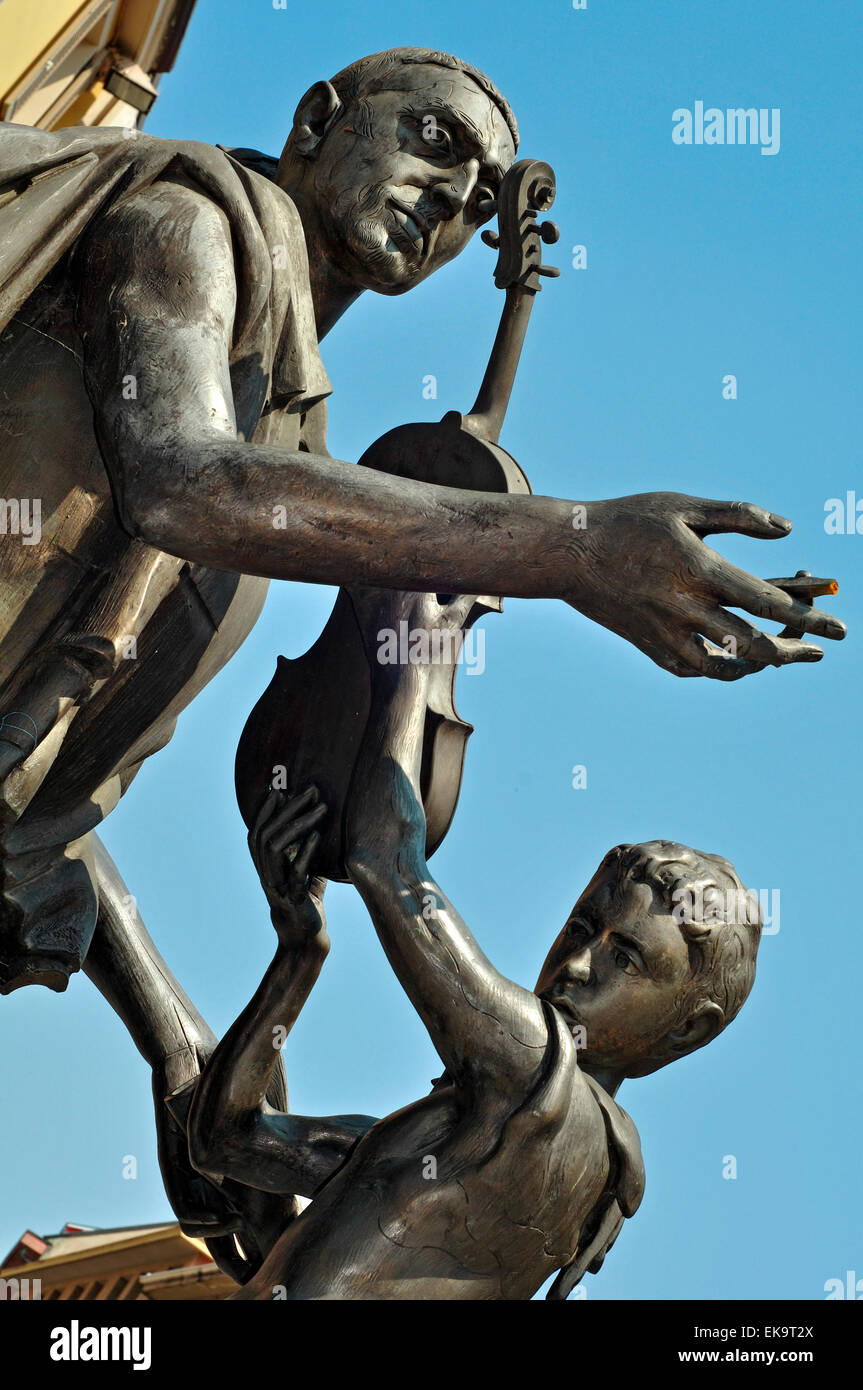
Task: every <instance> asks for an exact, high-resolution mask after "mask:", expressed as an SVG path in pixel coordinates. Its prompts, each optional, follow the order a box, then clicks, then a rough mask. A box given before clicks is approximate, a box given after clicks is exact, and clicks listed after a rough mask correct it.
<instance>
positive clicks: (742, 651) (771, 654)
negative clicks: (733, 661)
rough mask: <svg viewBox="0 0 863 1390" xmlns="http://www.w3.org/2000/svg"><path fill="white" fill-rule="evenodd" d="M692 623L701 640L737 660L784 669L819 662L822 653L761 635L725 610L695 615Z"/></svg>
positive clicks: (790, 640)
mask: <svg viewBox="0 0 863 1390" xmlns="http://www.w3.org/2000/svg"><path fill="white" fill-rule="evenodd" d="M693 622H694V624H695V625H696V626H697V628H698V631H699V632H700V633H702V635H703V636H704V637H709V638H710V640H711V642H715V643H716V644H717V645H718V646H719V647H721V648H722V649H723V650H724V651H726V652H727V653H728V655H729V656H740V657H743V658H744V659H745V660H751V661H757V662H759V663H760V664H761V665H764V666H787V665H790V664H791V663H793V662H796V661H820V660H821V658H822V657H823V655H824V652H823V651H822V650H821V648H820V647H815V646H813V645H812V643H811V642H801V641H798V640H797V639H795V638H786V637H782V636H776V637H773V636H771V634H770V633H769V632H761V631H760V630H759V629H758V628H757V627H755V626H754V625H753V624H752V623H748V622H747V621H746V619H745V618H739V617H738V616H737V614H736V613H727V612H726V611H725V609H724V608H716V609H714V610H713V611H712V612H710V611H709V610H704V611H703V612H700V613H699V612H697V611H696V612H695V613H694V616H693Z"/></svg>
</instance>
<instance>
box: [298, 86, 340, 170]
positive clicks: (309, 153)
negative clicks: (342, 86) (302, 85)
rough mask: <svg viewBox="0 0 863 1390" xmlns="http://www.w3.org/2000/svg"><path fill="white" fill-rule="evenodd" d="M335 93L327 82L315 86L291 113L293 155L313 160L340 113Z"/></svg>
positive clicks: (333, 88)
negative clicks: (292, 114)
mask: <svg viewBox="0 0 863 1390" xmlns="http://www.w3.org/2000/svg"><path fill="white" fill-rule="evenodd" d="M343 110H344V107H343V106H342V103H341V102H340V101H339V97H338V93H337V92H336V89H335V87H334V86H333V84H332V83H331V82H316V83H315V84H314V86H313V87H310V88H309V90H308V91H307V92H306V94H305V96H304V97H302V98H301V99H300V103H299V105H298V106H297V109H296V111H295V112H294V128H293V130H292V132H291V144H292V146H293V148H294V149H295V150H296V152H297V154H300V155H303V157H304V158H305V159H313V158H314V156H315V153H316V152H317V149H318V146H319V145H320V143H321V141H322V140H323V139H324V136H325V135H326V134H327V132H328V131H329V130H330V129H331V128H332V126H333V124H334V122H335V121H336V120H337V119H338V117H339V116H340V115H341V113H342V112H343Z"/></svg>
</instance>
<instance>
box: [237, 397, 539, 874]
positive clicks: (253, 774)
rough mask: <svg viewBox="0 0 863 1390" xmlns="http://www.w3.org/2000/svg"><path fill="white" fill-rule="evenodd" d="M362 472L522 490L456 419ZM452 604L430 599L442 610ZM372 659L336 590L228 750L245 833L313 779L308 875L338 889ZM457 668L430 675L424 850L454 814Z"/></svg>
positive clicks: (492, 448)
mask: <svg viewBox="0 0 863 1390" xmlns="http://www.w3.org/2000/svg"><path fill="white" fill-rule="evenodd" d="M360 465H361V466H362V467H366V468H376V469H378V470H379V471H381V472H387V473H394V474H396V475H397V476H398V477H402V478H414V479H416V480H417V481H421V482H427V483H439V484H442V485H444V486H447V487H462V488H471V489H476V490H477V491H480V492H520V493H529V492H530V484H529V483H528V481H527V478H526V477H525V475H524V473H523V472H522V471H521V469H520V468H519V466H518V464H517V463H516V461H515V459H513V458H512V457H511V455H509V454H508V453H507V452H506V450H504V449H501V448H500V446H499V445H497V444H491V443H489V442H487V441H484V440H480V439H478V438H477V437H476V436H475V435H473V434H471V433H470V432H469V430H467V429H465V428H463V426H462V425H461V416H459V415H458V414H457V413H456V412H451V413H450V414H449V415H447V416H444V419H443V420H442V421H441V422H440V423H439V424H415V425H401V426H399V427H398V428H397V429H394V430H390V431H389V432H388V433H387V434H385V435H382V436H381V438H380V439H378V440H377V441H376V442H375V443H374V444H373V445H372V446H371V447H370V448H369V449H368V450H367V451H366V453H365V454H364V455H363V457H362V458H361V459H360ZM451 597H452V596H451V595H447V594H441V595H439V596H438V598H439V601H440V602H441V609H442V611H443V610H444V609H445V608H446V607H447V600H449V599H450V598H451ZM501 608H502V600H501V599H499V598H495V597H492V596H477V597H476V599H475V601H474V603H473V606H472V607H471V609H470V612H469V615H468V617H467V619H466V620H465V621H464V623H463V625H462V626H463V628H464V629H467V628H469V627H471V626H472V625H473V623H474V622H476V620H477V619H478V618H480V617H482V616H483V615H484V614H485V613H490V612H496V611H500V609H501ZM377 659H378V640H377V632H376V631H374V632H372V631H367V630H365V629H364V626H363V623H362V621H361V619H360V618H359V617H358V614H357V609H356V607H355V604H354V600H353V598H352V593H351V590H350V589H346V588H343V589H340V591H339V595H338V598H337V599H336V603H335V606H334V608H333V611H332V614H331V615H330V619H329V621H328V623H327V625H326V627H325V628H324V630H323V632H322V633H321V635H320V637H319V638H318V640H317V641H316V642H315V644H314V646H313V647H311V648H310V649H309V651H307V652H306V653H305V655H303V656H301V657H298V658H296V659H295V660H289V659H288V658H286V657H283V656H280V657H279V659H278V662H277V664H276V672H275V675H274V676H273V679H272V681H271V682H270V684H269V686H268V687H267V689H266V690H265V691H264V694H263V695H262V696H261V698H260V700H259V701H258V703H257V704H256V705H255V707H254V709H253V710H252V713H251V714H250V716H249V718H248V720H247V722H246V726H245V728H244V729H243V733H242V736H241V738H240V743H239V746H238V748H237V758H236V766H235V781H236V789H237V800H238V803H239V807H240V812H241V814H242V816H243V819H244V820H245V822H246V824H247V825H248V826H251V825H252V824H253V823H254V820H255V817H256V815H257V813H258V811H259V810H260V807H261V805H262V803H263V801H264V799H265V797H266V795H267V791H268V788H269V787H270V786H271V785H272V784H273V782H274V778H281V783H280V784H281V785H283V786H284V787H285V790H286V791H287V792H288V794H289V795H291V794H294V793H298V792H301V791H303V790H304V789H305V788H306V787H307V786H309V785H310V783H314V785H315V786H316V787H317V788H318V791H319V793H320V797H321V800H322V801H323V802H324V803H325V804H326V806H327V807H328V808H329V815H328V816H327V818H326V820H325V821H324V823H323V825H322V826H321V827H320V834H321V843H320V846H319V849H318V852H317V855H316V858H315V872H316V873H317V874H320V875H321V876H322V877H324V878H330V879H334V880H336V881H338V882H346V881H347V879H348V874H347V870H346V869H345V864H344V859H345V836H344V819H345V807H346V805H347V800H348V793H349V791H350V787H351V782H352V779H353V771H354V766H355V763H356V760H357V754H358V752H359V747H360V743H361V740H362V737H363V734H364V733H365V728H366V724H367V722H368V717H369V710H370V707H371V674H370V672H371V670H372V667H373V663H374V662H375V661H376V660H377ZM457 670H458V664H457V662H456V661H453V660H446V661H442V662H440V664H437V665H433V666H432V670H431V681H430V686H429V696H428V702H427V707H426V717H425V732H424V738H423V755H422V772H421V779H420V786H421V791H422V797H423V805H424V807H425V814H426V824H427V832H426V853H427V854H428V855H431V854H433V853H434V851H435V850H436V849H437V848H438V846H439V845H440V843H441V842H442V840H443V838H444V836H445V835H446V833H447V831H448V829H449V827H450V823H451V822H452V818H453V816H454V814H455V808H456V805H457V803H458V797H459V791H460V789H461V778H462V771H463V768H464V757H465V750H466V746H467V740H468V738H469V737H470V735H471V733H472V732H473V727H472V725H470V724H468V723H466V722H465V721H464V720H462V719H461V718H460V717H459V714H458V711H457V709H456V705H455V680H456V673H457ZM282 769H284V771H282ZM277 784H279V783H277Z"/></svg>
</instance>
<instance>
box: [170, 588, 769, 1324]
mask: <svg viewBox="0 0 863 1390" xmlns="http://www.w3.org/2000/svg"><path fill="white" fill-rule="evenodd" d="M399 602H400V604H401V607H400V611H399V613H398V615H397V616H398V617H404V618H407V619H409V620H410V621H411V622H412V624H413V625H415V626H423V623H424V621H425V622H433V621H434V620H435V619H434V617H427V618H425V619H424V617H423V609H424V605H425V604H426V596H417V595H407V596H405V597H404V599H403V600H399ZM386 608H387V600H386V599H384V601H383V608H382V619H383V616H384V609H386ZM386 620H387V621H392V613H391V612H388V616H387V618H386ZM428 677H429V667H428V666H425V667H423V666H419V665H416V666H402V667H392V666H379V667H378V668H377V670H376V671H375V672H373V676H372V680H373V686H374V690H373V696H372V716H371V719H370V722H369V725H368V727H367V730H366V734H365V736H364V741H363V746H362V749H361V753H360V758H359V762H358V765H357V770H356V773H355V779H354V786H355V788H356V790H355V794H354V796H353V798H352V802H351V805H350V807H349V811H348V838H349V842H350V846H351V848H350V861H349V862H350V869H351V874H352V878H353V881H354V883H355V885H356V886H357V888H358V889H359V891H360V893H361V894H362V896H363V898H364V900H365V903H366V906H367V907H368V909H369V913H370V915H371V917H372V920H373V922H374V925H375V929H376V931H377V933H378V936H379V938H380V941H381V944H382V946H383V948H384V950H385V952H386V954H387V957H388V959H389V961H390V964H391V965H392V967H393V969H394V971H395V973H396V975H397V976H398V978H399V980H400V982H401V984H402V985H403V987H404V989H405V991H406V992H407V994H408V996H409V998H410V1000H411V1002H412V1003H413V1005H414V1007H415V1008H416V1010H417V1012H418V1013H419V1015H420V1017H421V1018H422V1020H423V1023H424V1024H425V1026H426V1028H427V1030H428V1032H429V1036H430V1037H431V1039H432V1042H433V1043H434V1046H435V1048H436V1050H437V1052H438V1053H439V1055H440V1057H441V1060H442V1061H443V1063H444V1066H445V1068H446V1071H445V1073H444V1076H443V1077H442V1078H441V1079H440V1080H439V1081H438V1082H436V1083H434V1088H433V1090H432V1092H431V1094H429V1095H428V1096H426V1097H424V1098H423V1099H421V1100H418V1101H415V1102H413V1103H412V1104H409V1105H407V1106H405V1107H403V1108H402V1109H400V1110H398V1111H397V1112H396V1113H395V1114H392V1115H389V1116H388V1117H386V1118H385V1119H382V1120H377V1121H375V1120H373V1119H372V1118H371V1117H369V1116H362V1115H352V1116H342V1117H330V1118H328V1119H309V1118H305V1117H302V1116H291V1115H289V1114H287V1113H284V1112H274V1111H273V1109H272V1108H271V1107H270V1106H267V1105H265V1104H263V1097H264V1089H265V1087H266V1085H267V1080H268V1077H269V1076H270V1074H271V1072H272V1069H273V1066H274V1060H275V1055H276V1054H275V1050H274V1038H277V1039H278V1040H279V1041H282V1040H283V1039H284V1037H285V1036H286V1034H287V1032H288V1031H289V1030H290V1028H291V1026H292V1024H293V1022H294V1021H295V1019H296V1017H297V1015H298V1014H299V1011H300V1009H301V1007H302V1004H303V1001H304V1000H305V998H306V997H307V995H308V993H309V991H310V989H311V988H312V986H313V984H314V982H315V979H316V978H317V975H318V972H319V971H320V968H321V965H322V964H323V960H324V958H325V956H326V954H327V950H328V941H327V936H326V928H325V921H324V913H323V904H322V900H321V888H320V883H319V882H316V881H315V880H310V879H309V874H310V872H313V869H314V856H315V849H316V845H317V842H318V839H319V832H318V830H317V829H316V827H317V826H318V825H320V823H321V821H322V819H323V818H324V817H325V815H326V808H325V807H324V806H323V805H322V804H321V803H320V802H319V800H318V797H317V794H316V792H315V790H314V788H310V789H309V790H308V791H307V792H306V793H304V794H303V795H301V796H299V797H292V798H290V799H288V800H285V798H284V794H283V793H278V792H273V793H271V795H270V797H269V798H268V801H267V803H265V805H264V806H263V808H262V810H261V814H260V816H259V819H258V823H257V824H256V826H255V827H254V829H253V831H252V833H251V835H250V845H251V848H252V851H253V855H254V858H255V862H256V865H257V867H258V870H259V873H260V876H261V881H262V883H263V885H264V887H265V889H266V890H267V894H268V898H269V900H270V903H271V907H272V918H273V923H274V925H275V927H276V931H277V933H278V936H279V946H278V949H277V952H276V955H275V958H274V960H273V962H272V964H271V965H270V967H269V968H268V970H267V972H266V975H265V977H264V979H263V981H262V983H261V986H260V988H259V989H258V991H257V993H256V994H255V996H254V998H253V1000H252V1001H251V1003H250V1004H249V1006H248V1007H247V1008H246V1009H245V1011H244V1012H243V1013H242V1014H241V1015H240V1017H239V1018H238V1020H237V1022H236V1023H235V1024H234V1025H233V1027H232V1028H231V1029H230V1030H229V1032H228V1033H227V1034H226V1035H225V1038H224V1039H223V1041H222V1042H221V1043H220V1044H219V1047H218V1048H217V1050H216V1052H215V1054H214V1055H213V1057H212V1059H211V1060H210V1062H209V1064H208V1066H207V1068H206V1070H205V1072H204V1074H203V1077H202V1078H201V1080H200V1081H199V1082H198V1083H197V1092H196V1094H195V1096H194V1099H193V1100H192V1104H191V1109H190V1112H189V1140H190V1153H191V1156H192V1161H193V1163H194V1164H195V1165H196V1166H197V1167H198V1168H199V1169H200V1170H201V1171H202V1172H205V1173H207V1174H209V1175H210V1176H211V1177H214V1178H217V1179H224V1178H230V1179H233V1180H235V1181H237V1182H239V1183H248V1184H250V1185H251V1186H252V1187H255V1186H259V1187H262V1188H265V1189H266V1190H267V1191H268V1192H271V1193H278V1192H282V1193H285V1194H288V1193H295V1192H297V1193H300V1194H304V1195H306V1196H308V1197H311V1198H312V1199H313V1200H312V1202H311V1205H310V1206H309V1207H307V1208H306V1210H304V1211H303V1213H302V1215H301V1216H300V1217H299V1218H298V1219H297V1220H293V1221H291V1222H289V1223H288V1224H287V1225H286V1228H285V1231H284V1233H283V1234H282V1235H281V1237H280V1238H279V1240H278V1241H277V1242H276V1243H275V1244H274V1245H273V1247H272V1249H271V1250H270V1252H269V1254H268V1255H267V1256H266V1258H265V1259H264V1260H263V1263H262V1264H261V1266H260V1268H259V1269H258V1271H257V1273H255V1274H254V1276H253V1277H252V1278H251V1279H250V1280H249V1281H247V1283H246V1284H245V1286H244V1287H243V1289H242V1290H241V1291H239V1292H238V1293H237V1294H235V1295H234V1297H235V1298H253V1299H273V1298H276V1299H283V1298H287V1299H309V1298H311V1299H352V1298H365V1299H399V1298H422V1299H429V1298H432V1299H434V1298H444V1299H501V1298H504V1299H525V1298H530V1297H532V1295H533V1294H534V1293H535V1292H536V1291H537V1290H538V1289H539V1288H540V1286H541V1285H542V1284H543V1283H544V1282H545V1280H546V1279H548V1278H549V1277H550V1276H551V1275H553V1274H555V1272H557V1271H560V1273H559V1274H558V1277H557V1279H556V1281H555V1284H554V1285H553V1287H552V1290H551V1293H550V1295H549V1296H550V1297H557V1298H565V1297H566V1295H567V1293H568V1292H569V1291H570V1290H571V1288H572V1287H573V1286H574V1284H575V1283H576V1282H577V1281H578V1279H579V1278H580V1277H581V1275H582V1274H583V1273H584V1272H585V1271H586V1270H591V1271H594V1272H595V1271H596V1269H598V1267H599V1265H600V1264H601V1263H602V1260H603V1257H604V1255H605V1253H606V1251H607V1250H608V1248H609V1246H610V1245H611V1243H612V1242H613V1241H614V1239H615V1238H616V1236H617V1233H618V1231H619V1230H620V1227H621V1225H622V1223H623V1220H624V1217H626V1216H631V1215H632V1213H633V1212H634V1211H635V1209H636V1208H637V1206H638V1204H639V1202H640V1199H641V1194H642V1190H643V1183H644V1174H643V1168H642V1164H641V1154H640V1146H639V1142H638V1135H637V1133H636V1130H635V1127H634V1125H633V1123H632V1121H631V1120H630V1118H629V1116H628V1115H627V1114H626V1113H625V1111H623V1110H622V1109H621V1108H620V1106H619V1105H618V1104H617V1102H616V1101H615V1099H614V1095H615V1092H616V1091H617V1088H618V1087H619V1085H620V1084H621V1082H622V1081H623V1080H624V1079H625V1078H627V1077H637V1076H644V1075H646V1074H647V1073H649V1072H651V1071H654V1070H656V1069H657V1068H659V1067H661V1066H664V1065H666V1064H667V1063H668V1062H671V1061H674V1060H675V1059H676V1058H679V1057H683V1056H685V1055H686V1054H688V1053H690V1052H692V1051H694V1050H695V1049H696V1048H699V1047H703V1046H704V1045H705V1044H706V1043H708V1042H710V1041H711V1040H712V1039H713V1038H714V1037H716V1035H717V1034H718V1033H719V1032H720V1031H721V1030H722V1029H723V1028H724V1027H725V1026H726V1025H727V1024H728V1023H729V1022H730V1021H731V1019H733V1018H734V1016H735V1015H736V1013H737V1012H738V1010H739V1009H740V1007H741V1006H742V1004H743V1002H744V1000H745V999H746V996H747V994H748V993H749V990H750V988H751V986H752V982H753V980H754V976H755V957H756V951H757V948H758V940H759V936H760V931H761V924H760V915H759V913H758V908H757V901H753V897H752V896H751V895H747V894H746V891H745V890H744V889H743V886H742V884H741V883H740V880H739V878H738V877H737V875H736V873H735V871H734V869H733V868H732V866H731V865H730V864H729V863H728V862H727V861H726V860H724V859H720V858H717V857H716V856H714V855H709V854H699V853H697V852H696V851H694V850H691V849H688V848H686V847H685V846H682V845H678V844H672V843H669V842H666V841H653V842H651V843H648V844H642V845H619V846H617V848H616V849H614V850H612V851H611V852H610V853H609V854H607V855H606V856H605V858H604V859H603V861H602V863H601V864H600V866H599V869H598V870H597V872H596V874H595V875H594V877H593V878H592V880H591V882H590V883H589V884H588V886H587V888H586V889H585V890H584V892H583V893H582V894H581V896H580V897H579V899H578V901H577V902H576V904H575V907H574V908H573V910H572V913H571V914H570V917H569V920H568V921H567V923H566V925H565V926H564V928H563V930H562V931H561V933H560V934H559V936H558V937H557V940H556V941H555V942H554V945H553V946H552V948H551V951H550V952H549V954H548V956H547V957H546V960H545V963H544V964H543V966H542V969H541V972H540V976H539V980H538V983H537V985H536V990H535V991H534V992H531V991H530V990H526V989H523V988H522V987H521V986H519V985H517V984H515V983H514V982H513V981H511V980H507V979H506V978H505V977H504V976H502V975H501V974H499V972H498V971H497V970H496V969H495V968H494V966H493V965H492V963H491V962H490V961H489V960H488V959H487V957H486V956H485V955H484V954H483V952H482V950H481V949H480V947H479V945H478V944H477V942H476V941H475V940H474V938H473V937H472V935H471V933H470V932H469V931H468V928H467V927H466V925H465V923H464V922H463V921H462V920H461V918H460V917H459V915H458V913H457V911H456V909H455V908H454V907H453V905H452V904H451V903H450V902H449V901H448V899H447V898H446V895H445V894H444V892H443V890H442V889H441V888H440V887H439V885H438V884H437V883H436V882H435V880H434V878H433V876H432V874H431V871H430V869H429V866H428V864H427V863H426V860H425V840H426V827H425V818H424V815H423V809H422V800H421V795H420V769H421V761H422V732H423V719H424V714H425V707H426V684H427V682H428ZM717 901H718V902H719V904H722V906H721V907H720V908H719V909H717V905H716V904H717ZM704 902H711V908H710V910H709V911H708V912H705V911H704V910H703V908H699V907H697V906H694V905H697V904H703V903H704ZM276 1046H278V1043H276ZM261 1244H263V1242H260V1241H259V1246H260V1245H261Z"/></svg>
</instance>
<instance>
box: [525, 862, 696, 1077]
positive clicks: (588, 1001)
mask: <svg viewBox="0 0 863 1390" xmlns="http://www.w3.org/2000/svg"><path fill="white" fill-rule="evenodd" d="M627 850H629V846H620V847H619V848H618V849H617V850H612V852H611V854H609V855H606V857H605V859H604V860H603V861H602V864H600V866H599V869H598V870H597V872H596V874H595V875H594V877H593V879H592V880H591V882H590V883H589V884H588V886H587V888H586V889H585V891H584V892H583V893H582V895H581V897H580V898H579V900H578V902H577V903H576V905H575V907H574V908H573V909H572V913H571V914H570V918H569V921H568V922H567V923H566V926H565V927H564V928H563V931H562V932H561V933H560V935H559V936H558V938H557V940H556V941H555V943H554V945H553V946H552V948H551V950H550V952H549V954H548V956H547V957H546V960H545V963H544V965H543V967H542V971H541V972H540V977H539V980H538V981H537V986H536V993H537V994H538V995H540V996H541V997H542V998H544V999H547V1000H548V1002H549V1003H551V1004H553V1005H554V1006H555V1008H557V1009H558V1010H559V1011H560V1012H561V1014H563V1016H564V1018H565V1019H566V1021H567V1023H568V1024H569V1025H570V1027H571V1028H573V1029H575V1027H576V1025H579V1024H580V1025H582V1027H583V1028H584V1030H585V1034H586V1046H585V1047H584V1049H583V1050H582V1051H580V1052H579V1060H580V1062H581V1063H582V1064H583V1065H585V1066H588V1067H589V1066H590V1065H591V1064H593V1065H599V1066H602V1067H607V1068H610V1069H612V1070H619V1071H621V1072H626V1071H627V1070H628V1069H629V1068H630V1067H633V1066H635V1065H637V1064H638V1063H639V1062H640V1061H641V1060H642V1059H644V1058H646V1057H648V1056H651V1055H652V1054H653V1053H654V1052H655V1049H656V1044H657V1043H659V1042H660V1040H661V1039H663V1038H665V1037H666V1036H667V1034H668V1033H669V1031H670V1030H671V1029H672V1028H673V1027H674V1026H675V1024H676V1023H677V1022H678V1006H679V1001H680V998H681V995H682V994H685V992H686V989H687V987H688V986H689V984H690V983H691V965H690V959H689V951H688V948H687V944H686V941H685V939H684V937H683V934H682V932H681V930H680V927H679V926H678V924H677V923H676V922H675V920H674V918H673V917H672V916H671V914H670V913H669V912H668V911H667V910H665V909H663V908H662V907H661V906H659V904H658V900H657V898H656V897H655V895H654V892H653V890H652V888H651V887H650V886H649V885H648V884H644V883H637V882H634V881H633V878H632V877H631V875H630V869H631V868H632V867H633V863H634V860H635V859H636V858H637V851H630V855H629V857H627V854H626V851H627ZM578 1036H579V1035H578V1034H576V1037H578ZM579 1045H580V1043H579Z"/></svg>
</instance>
